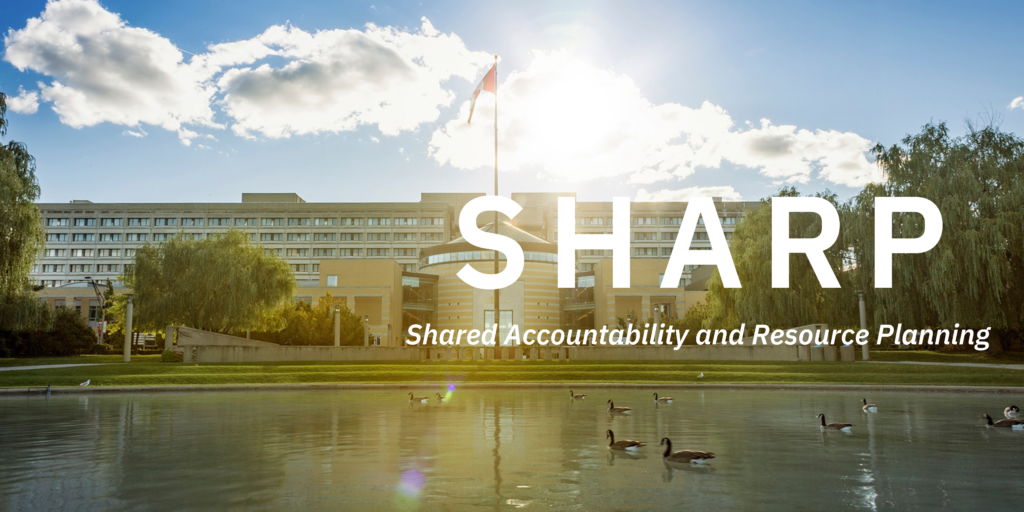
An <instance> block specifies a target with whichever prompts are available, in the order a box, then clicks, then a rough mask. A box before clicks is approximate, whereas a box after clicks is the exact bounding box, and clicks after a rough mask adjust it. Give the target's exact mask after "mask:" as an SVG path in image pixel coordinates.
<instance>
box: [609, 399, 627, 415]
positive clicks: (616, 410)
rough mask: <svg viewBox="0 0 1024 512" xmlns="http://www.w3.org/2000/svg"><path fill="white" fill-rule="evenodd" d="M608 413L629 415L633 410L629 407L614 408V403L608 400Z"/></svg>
mask: <svg viewBox="0 0 1024 512" xmlns="http://www.w3.org/2000/svg"><path fill="white" fill-rule="evenodd" d="M608 412H610V413H612V414H616V413H617V414H629V413H631V412H633V409H630V408H629V407H615V402H612V401H611V400H608Z"/></svg>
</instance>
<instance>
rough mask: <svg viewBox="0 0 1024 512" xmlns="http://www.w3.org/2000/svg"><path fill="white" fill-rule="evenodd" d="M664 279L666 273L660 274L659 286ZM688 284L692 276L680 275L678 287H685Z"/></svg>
mask: <svg viewBox="0 0 1024 512" xmlns="http://www.w3.org/2000/svg"><path fill="white" fill-rule="evenodd" d="M664 280H665V274H658V286H661V283H662V281H664ZM688 284H690V278H688V277H682V276H679V283H678V285H677V286H676V288H685V287H686V285H688Z"/></svg>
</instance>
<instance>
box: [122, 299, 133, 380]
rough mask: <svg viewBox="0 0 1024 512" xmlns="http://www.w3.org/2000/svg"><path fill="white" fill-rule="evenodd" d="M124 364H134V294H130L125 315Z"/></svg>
mask: <svg viewBox="0 0 1024 512" xmlns="http://www.w3.org/2000/svg"><path fill="white" fill-rule="evenodd" d="M124 362H126V363H130V362H132V294H130V293H129V294H128V308H127V310H126V311H125V314H124Z"/></svg>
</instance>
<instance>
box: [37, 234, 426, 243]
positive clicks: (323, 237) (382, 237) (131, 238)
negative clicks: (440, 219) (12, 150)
mask: <svg viewBox="0 0 1024 512" xmlns="http://www.w3.org/2000/svg"><path fill="white" fill-rule="evenodd" d="M179 234H180V233H99V238H98V240H99V241H100V242H121V241H126V242H148V241H151V240H152V241H154V242H163V241H165V240H168V239H170V238H173V237H175V236H178V235H179ZM182 235H183V236H184V238H185V239H193V240H200V239H202V238H203V234H202V233H184V234H182ZM286 235H287V236H286ZM363 235H364V234H363V233H287V234H285V233H261V234H260V238H259V240H260V241H261V242H281V241H284V240H285V239H287V240H288V241H289V242H307V241H309V240H313V241H314V242H337V241H342V242H349V241H354V242H359V241H362V240H363ZM365 235H366V237H365V238H366V241H367V242H387V241H389V240H393V241H395V242H415V241H417V240H419V241H423V242H441V241H443V238H444V234H443V233H419V236H417V233H365ZM70 239H71V241H72V242H95V241H96V240H97V235H96V233H72V234H71V237H70ZM249 239H250V240H252V241H256V233H249ZM46 241H47V242H67V241H68V234H67V233H48V234H47V235H46Z"/></svg>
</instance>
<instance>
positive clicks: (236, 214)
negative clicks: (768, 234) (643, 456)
mask: <svg viewBox="0 0 1024 512" xmlns="http://www.w3.org/2000/svg"><path fill="white" fill-rule="evenodd" d="M482 195H484V194H476V193H424V194H422V195H421V197H420V201H419V202H404V203H402V202H399V203H307V202H305V201H303V200H302V198H301V197H299V196H298V195H297V194H291V193H272V194H249V193H246V194H242V201H241V202H240V203H92V202H90V201H81V200H78V201H72V202H70V203H45V204H39V208H40V211H41V213H42V216H43V222H44V225H45V227H46V249H45V252H44V254H43V255H42V257H41V258H40V259H39V261H38V263H37V264H36V265H35V266H34V268H33V270H32V274H31V277H32V279H33V280H34V281H35V282H36V283H37V284H39V285H42V286H43V287H44V288H43V289H42V290H41V291H40V292H39V294H40V296H41V297H43V298H44V300H47V301H49V302H51V303H52V304H55V305H67V306H72V305H74V306H75V307H77V308H79V311H81V312H82V315H83V316H87V317H88V319H89V321H90V322H92V323H95V321H97V320H98V319H99V314H100V313H99V299H98V298H97V297H96V294H95V292H94V288H93V287H92V285H91V284H90V283H91V282H93V281H95V282H98V283H100V284H105V283H106V282H113V283H114V285H115V288H116V287H117V278H118V276H119V275H121V273H123V272H124V271H125V270H127V269H128V268H129V266H130V265H131V264H132V259H133V257H134V254H135V251H136V250H137V248H138V247H141V246H143V245H145V244H148V243H160V242H162V241H164V240H167V239H168V238H169V237H175V236H185V237H192V238H203V237H208V236H213V235H216V234H218V233H222V232H225V231H227V230H229V229H238V230H241V231H243V232H245V233H247V234H248V236H249V240H250V241H252V243H256V244H259V245H261V246H263V247H264V250H266V251H267V252H269V253H272V254H276V255H279V256H281V257H282V258H284V259H285V260H286V261H288V263H289V265H291V267H292V270H293V271H294V272H295V277H296V280H297V281H298V291H297V293H296V298H297V299H299V300H310V301H314V300H319V298H320V297H323V296H325V295H326V294H327V293H330V294H331V295H332V296H333V297H334V298H335V300H336V301H337V302H339V303H342V304H345V305H346V306H348V307H349V308H350V309H352V310H353V311H354V312H356V313H357V314H359V315H362V316H364V317H366V319H367V320H366V321H367V322H368V323H369V325H370V332H371V334H372V336H373V340H374V342H375V343H376V342H378V338H379V343H381V344H384V345H400V344H401V340H402V337H403V335H404V333H405V327H406V326H408V325H410V324H411V323H426V322H431V323H432V324H433V325H436V326H438V327H440V328H446V329H448V328H455V329H458V328H484V327H486V326H489V325H491V323H492V322H493V321H494V309H495V308H494V304H493V302H494V298H493V293H492V292H490V291H484V290H475V289H473V288H471V287H469V286H467V285H466V284H465V283H463V282H462V281H461V280H460V279H459V278H458V277H457V276H456V273H457V272H458V271H459V269H461V268H462V266H463V265H465V264H470V265H472V266H473V267H474V268H477V269H478V270H480V271H481V272H493V254H492V253H491V252H490V251H481V250H480V249H479V248H476V247H473V246H472V245H470V244H468V243H467V242H466V241H465V240H464V239H462V238H461V232H460V229H459V214H460V213H461V211H462V207H463V206H464V205H465V204H466V203H467V202H469V201H470V200H472V199H473V198H476V197H479V196H482ZM565 196H568V197H574V196H575V194H572V193H566V194H556V193H514V194H512V199H513V200H515V201H516V202H518V203H519V204H520V205H521V206H523V211H522V212H520V213H519V214H518V215H517V216H516V217H515V219H512V220H510V221H509V220H507V219H505V220H502V221H501V222H499V228H498V231H499V233H500V234H502V235H505V236H509V237H511V238H513V239H515V240H517V241H518V242H519V243H520V245H521V246H522V247H523V250H524V252H525V253H526V256H527V257H526V269H525V270H524V272H523V276H522V278H521V279H520V280H519V281H518V282H517V283H515V284H514V285H512V286H511V287H509V288H507V289H505V290H503V291H502V294H501V305H500V308H499V311H500V313H499V315H498V317H499V320H500V322H501V323H502V324H503V325H512V324H516V325H519V326H520V328H521V329H523V328H526V327H527V326H529V328H537V329H543V328H548V329H554V328H559V327H590V326H595V325H597V326H601V325H615V324H616V323H617V321H618V318H626V317H630V318H638V319H647V318H653V317H654V316H655V315H657V316H659V317H662V318H664V317H673V316H676V315H680V314H682V313H683V312H684V311H685V309H686V304H687V292H686V291H685V287H686V285H687V284H689V283H690V277H689V272H690V271H691V270H692V269H691V268H687V269H686V271H685V272H684V274H683V278H682V280H681V281H680V283H679V287H678V288H674V289H663V288H660V282H661V278H662V276H663V274H664V270H665V267H666V265H667V263H668V257H669V255H670V254H671V251H672V248H673V247H674V245H675V241H676V235H677V232H678V229H679V225H680V223H681V222H682V218H683V213H684V211H685V209H686V203H683V202H663V203H632V204H631V207H630V208H631V211H630V213H631V233H630V240H631V251H632V275H631V280H632V287H631V288H629V289H613V288H611V266H612V265H611V260H610V259H609V258H610V257H611V251H603V250H584V251H578V253H577V258H576V270H577V287H576V288H570V289H561V290H560V289H559V288H558V287H557V284H556V276H557V256H558V255H557V253H558V251H557V245H556V244H555V243H556V241H557V239H558V230H557V214H558V212H557V199H558V197H565ZM715 204H716V207H717V208H718V212H719V220H720V221H721V223H722V226H723V228H724V230H725V234H726V238H730V237H731V236H732V232H733V230H734V229H735V227H736V224H737V223H738V222H739V221H740V219H742V218H743V216H744V215H745V213H746V212H748V211H750V210H751V209H755V208H757V207H758V206H759V203H758V202H723V201H721V200H718V199H716V202H715ZM576 216H577V219H576V225H577V232H578V233H581V234H585V233H591V234H598V233H610V232H611V224H612V222H611V218H612V203H611V202H610V201H609V202H580V203H577V204H576ZM483 229H484V230H485V231H491V232H493V230H494V223H493V222H492V223H490V224H488V225H487V226H484V227H483ZM691 247H693V248H698V249H699V248H710V245H709V242H708V239H707V233H706V232H705V231H704V229H703V227H702V226H700V225H699V226H698V229H697V232H696V233H695V234H694V237H693V240H692V241H691ZM502 265H503V264H502Z"/></svg>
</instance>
